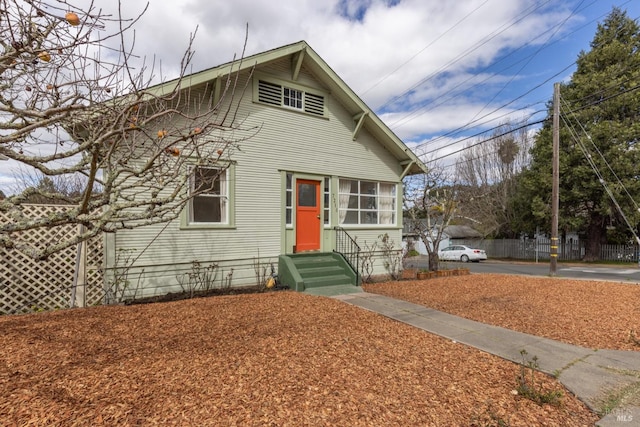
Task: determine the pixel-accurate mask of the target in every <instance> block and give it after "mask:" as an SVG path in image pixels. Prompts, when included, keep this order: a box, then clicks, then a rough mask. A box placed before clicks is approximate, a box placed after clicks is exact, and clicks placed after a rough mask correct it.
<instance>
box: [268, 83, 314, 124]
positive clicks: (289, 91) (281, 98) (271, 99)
mask: <svg viewBox="0 0 640 427" xmlns="http://www.w3.org/2000/svg"><path fill="white" fill-rule="evenodd" d="M324 98H325V97H324V96H323V95H318V94H316V93H310V92H307V91H304V90H301V89H294V88H289V87H287V86H282V85H279V84H277V83H271V82H267V81H264V80H258V102H262V103H264V104H269V105H277V106H279V107H285V108H289V109H294V110H299V111H304V112H305V113H308V114H313V115H314V116H324Z"/></svg>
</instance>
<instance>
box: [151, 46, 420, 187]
mask: <svg viewBox="0 0 640 427" xmlns="http://www.w3.org/2000/svg"><path fill="white" fill-rule="evenodd" d="M285 57H291V78H292V80H296V79H297V77H298V73H299V72H300V69H301V68H302V65H303V64H304V66H305V67H306V68H307V69H309V70H310V71H311V72H312V73H313V75H314V76H315V77H316V78H317V79H318V80H319V81H320V82H321V83H322V84H324V85H325V86H326V87H327V88H328V89H329V91H330V92H331V94H332V96H333V97H335V98H336V99H337V100H338V101H339V102H340V103H341V104H342V106H343V107H344V108H346V109H347V111H349V113H350V114H351V115H352V117H353V119H354V122H355V123H356V126H355V128H356V129H355V131H354V139H355V138H356V137H357V133H358V131H359V129H361V128H362V127H366V129H367V130H368V131H369V132H370V133H371V134H372V135H373V136H374V137H375V138H376V139H377V140H378V141H380V142H381V143H382V144H383V145H384V147H385V148H386V149H387V150H389V152H391V154H392V155H393V156H394V157H395V158H396V159H398V160H399V162H400V164H401V165H403V167H404V172H403V175H402V176H403V177H404V176H406V175H413V174H418V173H424V172H426V171H427V167H426V166H425V164H424V163H423V162H422V161H421V160H420V159H418V157H417V156H416V155H415V153H413V151H411V149H409V147H407V146H406V145H405V143H404V142H402V140H401V139H400V138H398V136H397V135H396V134H395V133H393V131H391V129H389V127H387V125H385V124H384V122H383V121H382V120H380V118H379V117H378V116H377V115H376V114H375V113H374V112H373V111H372V110H371V109H370V108H369V107H368V106H367V105H366V104H365V103H364V102H363V101H362V100H361V99H360V97H359V96H358V95H356V93H355V92H354V91H353V90H352V89H351V88H350V87H349V86H347V84H346V83H345V82H344V81H343V80H342V79H341V78H340V77H339V76H338V75H337V74H336V73H335V72H334V71H333V70H332V69H331V67H329V65H328V64H327V63H326V62H324V60H323V59H322V58H320V56H319V55H318V54H317V53H316V52H315V51H314V50H313V49H312V48H311V47H310V46H309V45H308V44H307V42H305V41H299V42H297V43H293V44H290V45H286V46H282V47H279V48H276V49H272V50H268V51H266V52H262V53H259V54H256V55H251V56H248V57H245V58H242V59H240V60H237V61H233V62H228V63H226V64H222V65H219V66H217V67H213V68H209V69H206V70H203V71H199V72H196V73H193V74H190V75H188V76H185V77H184V78H183V79H182V82H181V84H182V86H183V88H187V87H192V86H196V85H200V84H203V83H206V82H210V81H212V80H216V79H219V78H223V77H225V76H227V75H229V74H230V73H234V72H237V71H244V70H249V69H251V68H253V67H256V66H258V65H265V64H268V63H270V62H274V61H279V60H282V59H283V58H285ZM176 82H178V80H177V79H176V80H172V81H169V82H166V83H163V84H160V85H157V86H155V87H153V88H150V90H153V91H157V92H159V93H163V92H165V91H167V90H168V91H171V90H173V88H175V85H176Z"/></svg>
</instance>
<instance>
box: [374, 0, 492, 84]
mask: <svg viewBox="0 0 640 427" xmlns="http://www.w3.org/2000/svg"><path fill="white" fill-rule="evenodd" d="M488 2H489V0H485V1H484V3H482V4H481V5H480V6H478V7H476V8H475V9H473V10H472V11H471V12H469V13H468V14H466V15H465V16H464V17H463V18H462V19H460V20H459V21H458V22H456V23H455V24H453V25H452V26H451V27H449V28H448V29H447V30H446V31H445V32H443V33H442V34H440V35H439V36H438V37H436V38H435V39H433V40H432V41H431V42H430V43H428V44H427V45H426V46H425V47H423V48H422V49H420V50H419V51H418V52H417V53H415V54H414V55H413V56H412V57H411V58H409V59H407V60H406V61H405V62H403V63H402V64H400V65H399V66H398V67H397V68H396V69H395V70H393V71H391V72H390V73H389V74H387V75H386V76H384V77H383V78H381V79H380V80H378V81H377V82H376V83H374V84H373V85H372V86H371V87H370V88H369V89H367V90H365V91H364V92H362V95H365V94H366V93H368V92H370V91H371V90H373V89H374V88H376V87H377V86H379V85H380V84H381V83H382V82H383V81H385V80H386V79H388V78H389V77H391V76H392V75H394V74H395V73H397V72H398V71H399V70H400V69H401V68H403V67H404V66H405V65H407V64H408V63H409V62H411V61H413V60H414V59H415V58H416V57H417V56H418V55H420V54H421V53H422V52H424V51H425V50H427V49H428V48H430V47H431V46H432V45H433V44H434V43H435V42H437V41H438V40H440V39H441V38H442V37H444V35H445V34H447V33H448V32H450V31H451V30H453V29H454V28H456V27H457V26H458V25H460V24H461V23H462V22H463V21H464V20H466V19H467V18H468V17H469V16H471V15H473V14H474V13H475V12H476V11H477V10H478V9H480V8H481V7H482V6H484V5H485V4H487V3H488Z"/></svg>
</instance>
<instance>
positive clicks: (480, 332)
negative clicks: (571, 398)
mask: <svg viewBox="0 0 640 427" xmlns="http://www.w3.org/2000/svg"><path fill="white" fill-rule="evenodd" d="M336 291H337V290H336ZM328 296H331V297H333V298H336V299H339V300H341V301H344V302H345V303H348V304H352V305H354V306H357V307H361V308H364V309H366V310H370V311H373V312H375V313H379V314H381V315H383V316H386V317H389V318H392V319H395V320H397V321H400V322H403V323H407V324H409V325H412V326H415V327H417V328H420V329H423V330H425V331H427V332H430V333H433V334H436V335H440V336H442V337H444V338H448V339H450V340H452V341H455V342H459V343H461V344H466V345H469V346H472V347H475V348H478V349H480V350H482V351H485V352H487V353H491V354H495V355H496V356H500V357H502V358H504V359H506V360H510V361H512V362H516V363H520V362H522V354H521V351H522V350H526V351H527V353H528V356H529V357H533V356H537V357H538V363H539V365H540V370H541V371H543V372H546V373H548V374H550V375H553V376H556V377H557V378H558V379H559V380H560V382H562V384H563V385H564V386H565V387H566V388H567V389H569V390H570V391H571V392H572V393H574V394H575V395H576V396H577V397H578V398H579V399H580V400H582V401H583V402H585V403H586V404H587V405H588V406H589V408H591V409H592V410H594V411H600V410H601V408H602V407H603V406H602V401H603V400H604V399H606V398H607V397H608V396H612V395H613V393H618V392H620V391H624V390H625V388H627V389H629V388H632V387H635V390H636V393H638V389H639V388H640V352H636V351H617V350H593V349H588V348H583V347H578V346H574V345H569V344H564V343H561V342H558V341H554V340H550V339H547V338H541V337H537V336H534V335H528V334H523V333H521V332H516V331H512V330H509V329H505V328H501V327H498V326H490V325H486V324H484V323H479V322H475V321H473V320H467V319H464V318H461V317H458V316H453V315H451V314H447V313H443V312H440V311H437V310H434V309H431V308H427V307H424V306H421V305H416V304H412V303H410V302H406V301H400V300H396V299H393V298H389V297H385V296H382V295H376V294H370V293H367V292H363V291H360V292H354V293H348V294H339V292H337V293H333V294H329V295H328ZM596 425H598V426H601V427H608V426H619V427H620V426H625V427H626V426H640V407H637V406H636V407H633V406H628V405H625V404H624V403H623V404H622V405H621V406H619V407H617V408H615V409H612V410H611V411H610V412H609V413H608V414H606V415H605V416H604V417H603V418H602V419H601V420H600V421H599V422H598V423H597V424H596Z"/></svg>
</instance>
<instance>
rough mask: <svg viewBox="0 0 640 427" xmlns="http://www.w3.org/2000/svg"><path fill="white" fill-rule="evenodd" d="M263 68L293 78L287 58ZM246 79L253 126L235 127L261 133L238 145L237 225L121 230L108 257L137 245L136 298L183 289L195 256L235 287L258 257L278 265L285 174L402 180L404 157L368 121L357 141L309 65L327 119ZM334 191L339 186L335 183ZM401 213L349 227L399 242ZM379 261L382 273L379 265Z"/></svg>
mask: <svg viewBox="0 0 640 427" xmlns="http://www.w3.org/2000/svg"><path fill="white" fill-rule="evenodd" d="M259 71H260V73H264V74H267V75H270V76H273V77H274V78H278V79H282V80H287V79H289V78H290V75H291V71H290V64H289V62H288V61H281V63H276V64H271V65H270V66H269V67H267V68H264V67H263V68H260V70H259ZM246 78H247V75H245V76H244V79H246ZM245 83H248V87H247V90H246V93H245V95H244V98H243V99H242V101H241V104H240V108H239V110H238V117H239V120H240V121H241V122H242V126H241V127H242V128H244V129H248V130H247V131H246V132H245V134H244V135H243V133H242V132H236V133H235V135H234V136H236V137H238V136H240V137H241V136H247V137H248V136H249V135H251V134H253V133H254V131H253V130H252V129H253V128H255V127H259V128H260V130H259V132H258V133H257V134H255V135H254V136H252V137H251V138H250V139H247V140H246V141H243V142H241V143H240V150H237V151H235V152H234V153H233V154H232V156H231V158H232V161H233V162H234V170H233V173H232V174H230V175H229V179H230V180H233V182H231V185H233V189H234V191H233V195H234V197H233V200H231V201H230V203H231V205H232V206H231V209H232V210H233V215H234V223H233V224H232V226H231V227H220V228H216V229H207V228H190V227H184V226H182V227H181V222H180V221H178V220H176V221H173V222H171V223H169V224H160V225H153V226H148V227H143V228H138V229H134V230H122V231H119V232H118V233H117V235H116V236H115V237H114V238H112V239H110V240H109V245H108V250H109V251H111V254H110V255H108V257H107V258H108V259H109V260H111V261H113V259H115V255H114V254H115V253H117V251H118V250H123V249H131V248H135V256H134V258H135V257H137V260H136V265H137V266H138V267H137V268H135V269H133V270H132V275H133V276H136V275H138V274H140V275H141V276H140V277H141V280H142V283H143V285H142V286H143V287H144V288H146V289H147V290H145V291H139V292H138V296H141V295H142V294H144V295H154V294H161V293H166V292H167V291H177V290H180V287H179V285H178V281H177V279H176V276H178V275H180V274H184V273H185V272H188V270H189V268H190V263H191V262H192V261H193V260H198V261H200V262H207V261H215V262H218V263H219V265H220V266H221V270H222V271H223V273H222V274H227V273H228V272H229V271H230V269H231V268H233V269H234V273H233V280H232V284H233V285H234V286H239V285H253V284H255V283H256V280H255V271H254V261H255V260H257V259H258V258H259V259H260V260H261V261H262V262H264V263H267V264H268V263H269V262H274V264H277V257H278V255H280V254H282V253H285V252H287V251H289V250H290V248H291V241H290V240H291V236H292V235H293V234H292V233H291V232H285V224H284V213H283V210H284V191H283V178H282V176H283V175H282V174H283V171H292V172H294V173H300V174H305V175H309V176H317V177H318V179H321V178H322V177H324V176H331V177H332V178H333V182H334V183H335V182H337V179H338V178H339V177H345V178H353V179H360V180H372V181H386V182H394V183H395V182H398V181H399V177H400V174H401V173H402V167H401V166H400V165H399V164H398V161H397V160H396V159H395V158H394V157H393V156H392V155H391V153H390V152H389V151H388V150H387V149H385V148H384V147H383V146H382V145H381V144H380V143H378V142H377V141H376V140H375V138H373V137H372V135H371V134H370V133H369V132H368V131H367V129H366V126H365V127H364V129H363V130H362V131H361V132H360V133H359V134H358V138H357V140H355V141H354V140H353V139H352V138H353V130H354V128H355V125H356V122H355V121H354V120H353V116H352V114H350V113H349V112H348V111H347V110H346V109H345V108H344V107H343V106H342V105H341V104H340V103H338V102H337V101H336V100H335V99H334V98H333V97H332V96H331V94H330V93H329V91H328V90H327V88H324V87H322V86H321V85H319V84H318V82H317V81H316V80H315V79H314V77H313V75H312V74H311V73H309V72H308V71H307V70H306V68H305V67H304V66H303V67H302V69H301V72H300V74H299V78H298V81H297V82H296V83H297V84H299V85H304V86H308V87H312V88H317V89H318V90H319V91H322V92H326V93H327V97H326V99H325V109H326V117H318V116H313V115H309V114H304V113H298V112H296V111H292V110H288V109H284V108H280V107H276V106H269V105H264V104H260V103H257V102H254V97H253V95H252V93H253V92H252V87H253V85H252V84H251V83H250V82H246V80H243V81H241V82H240V85H243V84H245ZM195 98H197V97H195ZM221 111H224V108H222V110H221ZM333 189H334V191H335V190H336V189H337V184H334V185H333ZM401 193H402V191H401V188H400V187H398V192H397V195H396V197H401ZM335 197H337V194H336V195H335ZM398 206H400V204H399V203H398ZM400 216H401V214H400V212H398V213H397V218H396V221H397V222H398V224H397V225H396V226H393V227H390V228H383V227H375V228H351V229H348V230H349V232H350V233H351V234H352V235H353V236H354V237H357V238H358V242H359V243H364V242H368V243H372V242H373V241H375V240H377V237H378V235H380V234H383V233H385V232H386V233H389V234H390V236H391V237H392V239H393V240H394V241H395V242H396V244H397V246H398V247H399V246H400V242H401V229H400V227H401V224H400V223H399V221H400ZM332 218H333V221H334V223H335V222H336V221H337V211H334V210H333V207H332ZM182 225H184V224H182ZM332 233H334V232H333V230H326V231H325V235H324V236H323V239H322V241H323V245H324V247H323V249H324V250H329V251H330V250H331V249H332V247H329V246H331V245H332V242H333V234H332ZM378 265H379V266H378V270H379V272H380V273H382V272H383V268H382V266H381V263H378ZM112 266H113V265H111V267H112ZM143 270H144V273H142V272H143ZM134 280H135V279H133V280H132V281H134Z"/></svg>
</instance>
